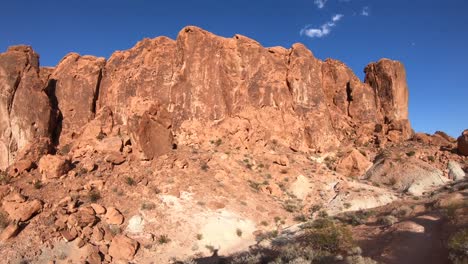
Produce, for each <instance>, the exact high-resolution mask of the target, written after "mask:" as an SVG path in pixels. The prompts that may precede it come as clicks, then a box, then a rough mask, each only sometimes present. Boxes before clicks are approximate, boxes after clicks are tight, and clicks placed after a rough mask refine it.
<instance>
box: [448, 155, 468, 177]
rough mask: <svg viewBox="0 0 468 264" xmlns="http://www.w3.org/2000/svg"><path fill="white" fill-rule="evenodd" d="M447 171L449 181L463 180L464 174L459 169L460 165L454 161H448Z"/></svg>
mask: <svg viewBox="0 0 468 264" xmlns="http://www.w3.org/2000/svg"><path fill="white" fill-rule="evenodd" d="M447 169H448V171H449V173H448V175H449V177H450V179H453V180H455V181H459V180H462V179H464V178H465V172H464V171H463V169H462V168H461V166H460V164H458V162H456V161H453V160H451V161H449V162H448V164H447Z"/></svg>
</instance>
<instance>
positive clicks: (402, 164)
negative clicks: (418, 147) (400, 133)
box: [363, 153, 449, 196]
mask: <svg viewBox="0 0 468 264" xmlns="http://www.w3.org/2000/svg"><path fill="white" fill-rule="evenodd" d="M363 178H364V179H367V180H370V181H371V182H374V183H378V184H384V185H387V186H390V187H392V188H394V189H395V190H398V191H401V192H407V193H409V194H412V195H417V196H419V195H422V194H423V193H424V192H428V191H431V190H433V189H434V188H436V187H438V186H441V185H443V184H445V183H447V182H449V179H448V178H446V177H444V175H443V173H442V171H440V170H438V169H437V168H434V167H433V166H432V165H430V164H428V163H426V162H424V161H421V160H419V159H417V158H415V157H406V155H404V156H401V154H400V153H394V154H392V155H382V156H380V157H379V158H378V159H377V160H376V161H375V162H374V165H373V166H372V167H371V168H370V169H369V170H368V171H367V172H366V174H365V175H364V177H363Z"/></svg>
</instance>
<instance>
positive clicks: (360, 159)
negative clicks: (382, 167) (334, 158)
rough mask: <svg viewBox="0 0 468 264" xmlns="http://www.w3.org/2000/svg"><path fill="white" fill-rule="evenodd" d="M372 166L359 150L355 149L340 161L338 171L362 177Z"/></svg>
mask: <svg viewBox="0 0 468 264" xmlns="http://www.w3.org/2000/svg"><path fill="white" fill-rule="evenodd" d="M371 166H372V163H371V162H370V161H369V159H368V158H367V157H366V156H364V155H363V154H362V153H361V152H360V151H359V150H357V149H353V150H351V152H349V153H347V154H346V155H345V156H344V157H343V158H341V159H340V160H339V161H338V164H337V165H336V172H338V173H340V174H342V175H344V176H348V177H360V176H362V175H363V174H364V173H365V172H366V171H367V169H369V168H370V167H371Z"/></svg>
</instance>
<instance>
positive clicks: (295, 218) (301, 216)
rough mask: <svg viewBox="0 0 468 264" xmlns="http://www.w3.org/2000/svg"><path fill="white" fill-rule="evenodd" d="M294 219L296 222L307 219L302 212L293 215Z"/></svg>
mask: <svg viewBox="0 0 468 264" xmlns="http://www.w3.org/2000/svg"><path fill="white" fill-rule="evenodd" d="M294 221H296V222H305V221H307V217H306V216H305V215H303V214H300V215H296V216H294Z"/></svg>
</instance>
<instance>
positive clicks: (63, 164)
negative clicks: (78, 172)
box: [39, 155, 71, 179]
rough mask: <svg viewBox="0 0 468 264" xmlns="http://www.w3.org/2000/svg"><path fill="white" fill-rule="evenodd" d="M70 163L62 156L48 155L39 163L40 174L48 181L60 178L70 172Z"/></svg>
mask: <svg viewBox="0 0 468 264" xmlns="http://www.w3.org/2000/svg"><path fill="white" fill-rule="evenodd" d="M70 168H71V166H70V161H69V160H68V159H67V158H66V157H64V156H60V155H46V156H43V157H42V158H41V160H40V161H39V172H40V173H41V174H42V176H43V177H44V178H46V179H54V178H59V177H60V176H62V175H65V174H67V172H68V171H69V170H70Z"/></svg>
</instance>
